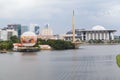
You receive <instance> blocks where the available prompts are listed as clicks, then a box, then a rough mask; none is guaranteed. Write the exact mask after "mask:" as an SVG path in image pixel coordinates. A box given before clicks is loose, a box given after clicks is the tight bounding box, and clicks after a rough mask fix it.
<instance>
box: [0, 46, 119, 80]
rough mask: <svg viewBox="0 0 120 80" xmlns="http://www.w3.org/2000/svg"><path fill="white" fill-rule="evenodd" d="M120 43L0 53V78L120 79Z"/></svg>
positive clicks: (16, 79) (50, 79)
mask: <svg viewBox="0 0 120 80" xmlns="http://www.w3.org/2000/svg"><path fill="white" fill-rule="evenodd" d="M119 53H120V45H89V46H88V45H83V46H81V47H80V49H76V50H61V51H40V52H37V53H19V52H13V53H9V54H0V80H120V68H118V66H117V65H116V59H115V57H116V55H117V54H119Z"/></svg>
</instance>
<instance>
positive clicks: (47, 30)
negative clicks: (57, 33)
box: [42, 24, 53, 36]
mask: <svg viewBox="0 0 120 80" xmlns="http://www.w3.org/2000/svg"><path fill="white" fill-rule="evenodd" d="M42 35H46V36H51V35H53V31H52V29H51V28H50V27H49V24H46V25H45V27H44V29H43V30H42Z"/></svg>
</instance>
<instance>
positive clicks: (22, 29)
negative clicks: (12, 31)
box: [21, 25, 28, 34]
mask: <svg viewBox="0 0 120 80" xmlns="http://www.w3.org/2000/svg"><path fill="white" fill-rule="evenodd" d="M26 31H28V26H26V25H22V26H21V34H22V33H24V32H26Z"/></svg>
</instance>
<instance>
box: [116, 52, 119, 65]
mask: <svg viewBox="0 0 120 80" xmlns="http://www.w3.org/2000/svg"><path fill="white" fill-rule="evenodd" d="M116 62H117V65H118V66H119V67H120V54H118V55H117V56H116Z"/></svg>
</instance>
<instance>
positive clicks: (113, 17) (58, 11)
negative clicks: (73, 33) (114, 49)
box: [0, 0, 120, 35]
mask: <svg viewBox="0 0 120 80" xmlns="http://www.w3.org/2000/svg"><path fill="white" fill-rule="evenodd" d="M73 10H74V11H75V27H76V28H77V29H83V28H84V29H92V27H93V26H96V25H101V26H104V27H105V28H106V29H115V30H117V32H116V35H120V0H0V27H6V26H7V24H22V25H28V26H29V25H30V24H39V25H40V27H41V29H42V28H43V27H44V25H45V24H49V25H50V27H51V28H52V29H53V31H54V34H63V33H66V32H67V31H69V30H71V29H72V27H71V25H72V11H73Z"/></svg>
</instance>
